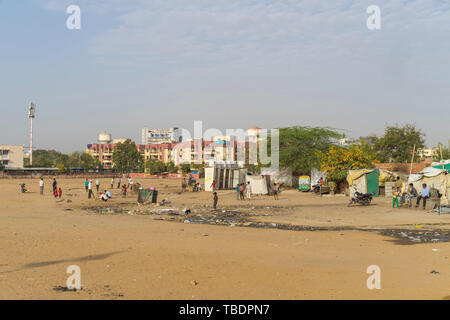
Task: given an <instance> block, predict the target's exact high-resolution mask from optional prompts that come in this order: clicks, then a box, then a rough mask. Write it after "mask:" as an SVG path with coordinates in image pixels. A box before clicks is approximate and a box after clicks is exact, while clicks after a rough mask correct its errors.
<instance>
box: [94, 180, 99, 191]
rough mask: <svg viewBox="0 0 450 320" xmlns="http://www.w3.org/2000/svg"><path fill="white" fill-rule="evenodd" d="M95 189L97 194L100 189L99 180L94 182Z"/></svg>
mask: <svg viewBox="0 0 450 320" xmlns="http://www.w3.org/2000/svg"><path fill="white" fill-rule="evenodd" d="M95 187H96V188H97V193H98V189H99V188H100V180H98V178H97V179H96V180H95Z"/></svg>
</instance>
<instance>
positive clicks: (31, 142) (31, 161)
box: [30, 117, 33, 166]
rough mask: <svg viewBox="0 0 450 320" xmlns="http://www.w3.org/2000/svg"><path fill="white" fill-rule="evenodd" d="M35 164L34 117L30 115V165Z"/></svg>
mask: <svg viewBox="0 0 450 320" xmlns="http://www.w3.org/2000/svg"><path fill="white" fill-rule="evenodd" d="M32 165H33V117H30V166H32Z"/></svg>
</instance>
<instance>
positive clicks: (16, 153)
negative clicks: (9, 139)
mask: <svg viewBox="0 0 450 320" xmlns="http://www.w3.org/2000/svg"><path fill="white" fill-rule="evenodd" d="M23 153H24V147H23V146H13V145H0V163H1V164H2V165H3V166H4V167H5V168H8V169H12V168H14V169H15V168H18V169H21V168H23Z"/></svg>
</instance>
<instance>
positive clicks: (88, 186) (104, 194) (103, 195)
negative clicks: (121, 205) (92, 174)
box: [84, 177, 130, 201]
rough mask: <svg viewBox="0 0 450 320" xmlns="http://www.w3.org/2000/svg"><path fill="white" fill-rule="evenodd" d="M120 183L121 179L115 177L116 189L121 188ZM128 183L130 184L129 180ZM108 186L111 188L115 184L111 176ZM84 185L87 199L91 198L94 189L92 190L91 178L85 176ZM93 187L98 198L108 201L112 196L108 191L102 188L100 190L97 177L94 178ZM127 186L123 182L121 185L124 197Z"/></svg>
mask: <svg viewBox="0 0 450 320" xmlns="http://www.w3.org/2000/svg"><path fill="white" fill-rule="evenodd" d="M120 183H121V179H120V177H119V178H117V189H120V188H121V185H120ZM129 184H130V182H129ZM110 186H111V189H114V186H115V180H114V178H111V182H110ZM84 187H85V190H86V192H87V193H88V199H91V198H93V197H94V191H93V187H94V182H93V181H92V179H87V178H86V179H85V181H84ZM95 188H96V191H97V192H96V193H97V195H99V198H100V199H101V200H103V201H108V199H111V198H112V195H111V192H110V191H108V190H104V191H103V192H100V180H99V179H98V178H97V179H96V180H95ZM128 188H129V187H128V186H127V185H126V184H124V185H123V186H122V197H126V195H127V190H128Z"/></svg>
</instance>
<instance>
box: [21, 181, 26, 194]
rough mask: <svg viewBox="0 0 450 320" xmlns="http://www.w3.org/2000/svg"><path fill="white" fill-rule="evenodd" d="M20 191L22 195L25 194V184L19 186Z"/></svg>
mask: <svg viewBox="0 0 450 320" xmlns="http://www.w3.org/2000/svg"><path fill="white" fill-rule="evenodd" d="M20 191H21V192H22V193H25V192H27V189H26V188H25V183H22V184H21V185H20Z"/></svg>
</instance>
